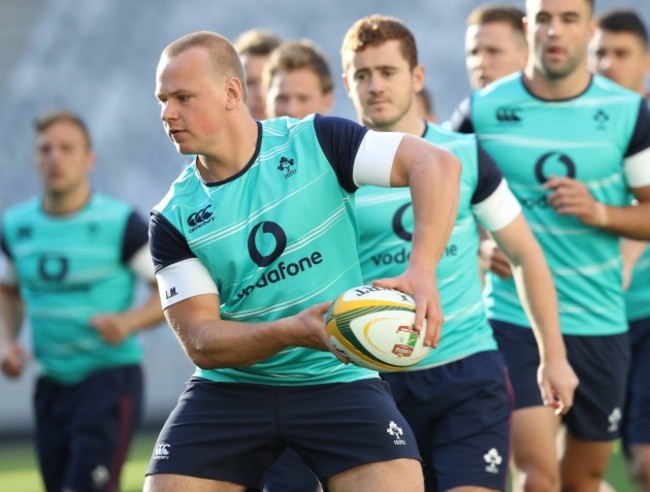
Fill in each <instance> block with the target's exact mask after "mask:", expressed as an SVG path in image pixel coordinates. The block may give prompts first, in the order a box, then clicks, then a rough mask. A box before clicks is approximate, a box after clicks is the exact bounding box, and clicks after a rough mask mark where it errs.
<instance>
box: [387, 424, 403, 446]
mask: <svg viewBox="0 0 650 492" xmlns="http://www.w3.org/2000/svg"><path fill="white" fill-rule="evenodd" d="M386 432H388V433H389V434H390V435H391V436H393V437H394V438H395V439H393V443H394V444H395V446H406V441H405V440H404V439H402V434H404V431H403V430H402V428H401V427H400V426H398V425H397V424H396V423H395V422H393V421H392V420H391V421H390V423H389V424H388V429H386Z"/></svg>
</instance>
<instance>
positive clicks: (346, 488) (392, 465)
mask: <svg viewBox="0 0 650 492" xmlns="http://www.w3.org/2000/svg"><path fill="white" fill-rule="evenodd" d="M327 488H328V490H329V491H330V492H394V491H396V490H404V491H409V492H411V491H412V492H418V491H424V479H423V477H422V466H421V464H420V462H419V461H418V460H414V459H406V458H402V459H397V460H390V461H383V462H376V463H367V464H365V465H359V466H356V467H354V468H351V469H349V470H346V471H344V472H342V473H339V474H337V475H334V476H332V477H330V478H329V480H328V481H327Z"/></svg>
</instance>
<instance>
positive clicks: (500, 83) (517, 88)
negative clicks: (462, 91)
mask: <svg viewBox="0 0 650 492" xmlns="http://www.w3.org/2000/svg"><path fill="white" fill-rule="evenodd" d="M525 90H526V88H525V86H524V83H523V81H522V78H521V72H515V73H513V74H510V75H507V76H505V77H503V78H501V79H498V80H495V81H494V82H492V83H491V84H488V85H487V86H485V87H484V88H483V89H480V90H475V91H473V92H472V101H475V100H480V99H488V98H495V97H503V96H505V97H512V96H513V94H517V93H518V92H521V91H525Z"/></svg>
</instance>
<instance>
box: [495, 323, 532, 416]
mask: <svg viewBox="0 0 650 492" xmlns="http://www.w3.org/2000/svg"><path fill="white" fill-rule="evenodd" d="M490 326H492V331H493V332H494V338H496V340H497V343H498V344H499V350H500V351H501V353H502V354H503V358H504V359H505V361H506V366H508V374H509V375H510V382H511V383H512V389H513V392H514V399H515V410H519V409H521V408H527V407H540V406H542V405H544V401H543V400H542V393H541V391H540V389H539V386H538V384H537V370H538V369H539V351H538V349H537V341H536V340H535V335H534V333H533V330H531V329H530V328H526V327H522V326H518V325H513V324H510V323H506V322H504V321H498V320H494V319H491V320H490Z"/></svg>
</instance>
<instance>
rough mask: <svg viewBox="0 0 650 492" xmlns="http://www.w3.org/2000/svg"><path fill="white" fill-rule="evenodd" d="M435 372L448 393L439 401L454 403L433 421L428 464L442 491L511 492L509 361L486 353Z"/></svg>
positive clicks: (491, 353) (492, 353)
mask: <svg viewBox="0 0 650 492" xmlns="http://www.w3.org/2000/svg"><path fill="white" fill-rule="evenodd" d="M434 370H437V371H438V372H441V373H442V376H443V377H442V378H441V379H440V383H439V385H440V386H441V387H442V388H444V389H445V392H444V393H443V394H439V395H437V397H436V398H435V400H438V401H439V402H444V401H447V402H448V403H449V405H448V406H447V407H444V406H443V407H441V410H443V411H442V413H440V414H438V415H436V416H435V419H434V420H433V424H434V428H433V434H432V443H431V456H430V457H428V458H429V460H430V461H428V462H426V465H427V466H430V467H431V468H432V470H433V472H434V473H433V475H434V476H435V485H436V490H441V491H442V490H452V489H454V488H457V487H464V486H480V487H482V488H484V489H486V490H505V487H506V479H507V473H508V460H509V456H510V427H511V415H512V396H511V393H510V388H509V381H508V376H507V370H506V368H505V363H504V361H503V357H502V356H501V354H500V353H499V352H498V351H496V350H494V351H487V352H480V353H477V354H474V355H472V356H469V357H466V358H464V359H461V360H458V361H455V362H452V363H449V364H445V365H444V366H440V367H438V368H434ZM422 390H423V391H424V388H422ZM435 404H436V402H435V401H432V402H429V406H431V405H435Z"/></svg>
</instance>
